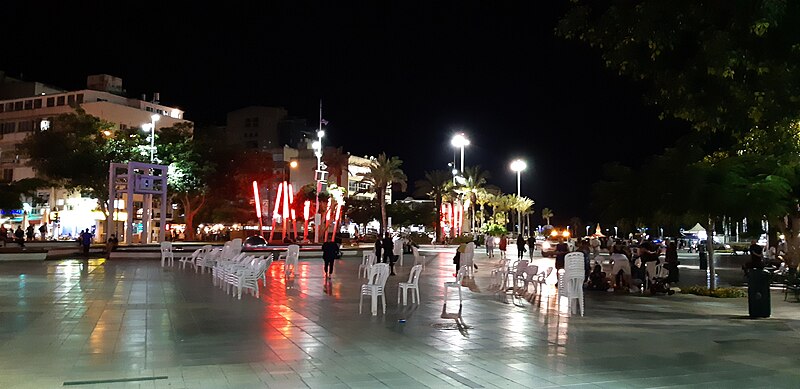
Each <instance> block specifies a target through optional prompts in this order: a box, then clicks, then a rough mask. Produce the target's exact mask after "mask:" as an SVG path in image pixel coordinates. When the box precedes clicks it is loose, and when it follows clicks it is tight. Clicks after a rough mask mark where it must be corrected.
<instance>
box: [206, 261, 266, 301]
mask: <svg viewBox="0 0 800 389" xmlns="http://www.w3.org/2000/svg"><path fill="white" fill-rule="evenodd" d="M272 260H273V256H272V254H270V255H269V256H267V257H266V258H264V256H260V257H256V256H255V255H247V254H246V253H239V254H238V255H237V256H235V257H234V258H232V259H231V260H229V261H218V262H217V263H216V265H215V266H214V267H213V268H212V270H211V280H212V283H213V284H214V285H217V286H219V287H220V288H221V289H224V290H225V292H226V293H228V294H231V293H233V294H234V295H237V296H238V297H239V299H240V300H241V299H242V292H243V291H244V290H249V291H250V292H251V294H253V295H254V296H255V297H256V298H258V297H259V296H260V293H259V290H258V284H259V281H261V283H262V284H263V285H264V286H266V285H267V276H266V274H267V269H269V267H270V266H271V265H272Z"/></svg>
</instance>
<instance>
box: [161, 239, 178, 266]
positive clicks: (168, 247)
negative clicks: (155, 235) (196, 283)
mask: <svg viewBox="0 0 800 389" xmlns="http://www.w3.org/2000/svg"><path fill="white" fill-rule="evenodd" d="M164 262H166V263H168V264H169V265H170V266H174V265H175V255H174V253H173V252H172V242H169V241H164V242H161V267H164Z"/></svg>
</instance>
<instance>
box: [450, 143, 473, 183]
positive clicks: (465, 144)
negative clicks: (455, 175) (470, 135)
mask: <svg viewBox="0 0 800 389" xmlns="http://www.w3.org/2000/svg"><path fill="white" fill-rule="evenodd" d="M450 144H451V145H453V147H456V148H460V149H461V170H460V172H461V174H464V147H467V146H469V139H467V137H466V136H464V133H458V134H456V135H455V136H453V139H451V140H450Z"/></svg>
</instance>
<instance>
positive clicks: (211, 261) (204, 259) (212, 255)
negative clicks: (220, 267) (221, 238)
mask: <svg viewBox="0 0 800 389" xmlns="http://www.w3.org/2000/svg"><path fill="white" fill-rule="evenodd" d="M221 253H222V249H213V250H211V251H209V252H206V253H201V254H200V255H199V256H198V257H197V260H196V261H195V265H194V272H195V273H197V269H198V268H199V269H200V274H203V273H205V272H206V269H211V268H212V267H214V265H216V263H217V259H218V258H219V255H220V254H221Z"/></svg>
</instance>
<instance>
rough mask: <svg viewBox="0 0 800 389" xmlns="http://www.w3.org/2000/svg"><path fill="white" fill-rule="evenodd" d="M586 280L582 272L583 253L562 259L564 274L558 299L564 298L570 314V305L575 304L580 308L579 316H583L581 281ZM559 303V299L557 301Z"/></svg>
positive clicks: (571, 254) (572, 254)
mask: <svg viewBox="0 0 800 389" xmlns="http://www.w3.org/2000/svg"><path fill="white" fill-rule="evenodd" d="M585 278H586V272H585V270H584V263H583V253H581V252H576V253H569V254H567V255H566V257H565V258H564V274H563V276H562V280H561V290H560V292H559V293H560V295H559V297H566V298H567V303H568V304H569V310H570V313H572V303H573V301H575V302H577V303H578V305H579V306H580V310H581V316H583V311H584V304H583V281H584V279H585ZM559 301H560V299H559Z"/></svg>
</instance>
